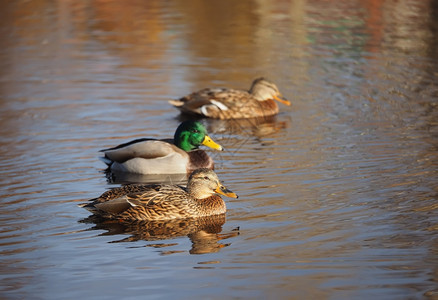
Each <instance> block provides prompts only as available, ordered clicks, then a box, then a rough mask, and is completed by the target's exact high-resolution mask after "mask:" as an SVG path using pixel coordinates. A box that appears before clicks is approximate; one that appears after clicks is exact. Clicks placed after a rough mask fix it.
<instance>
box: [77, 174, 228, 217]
mask: <svg viewBox="0 0 438 300" xmlns="http://www.w3.org/2000/svg"><path fill="white" fill-rule="evenodd" d="M195 173H197V174H198V175H199V177H197V178H196V179H195V180H194V181H191V179H190V178H189V182H188V186H192V189H191V190H190V191H189V190H188V189H187V188H184V187H181V186H176V185H160V184H155V185H126V186H122V187H120V188H115V189H112V190H109V191H106V192H105V193H103V194H102V195H101V196H100V197H98V198H96V199H92V200H91V203H87V204H84V205H82V207H84V208H86V209H88V210H90V211H91V212H93V213H94V214H96V215H100V216H102V217H104V218H109V219H123V220H142V221H150V220H171V219H181V218H193V217H205V216H211V215H218V214H223V213H225V212H226V206H225V202H224V201H223V200H222V198H221V197H219V196H218V195H215V192H214V189H216V188H217V187H220V186H221V187H222V188H224V187H223V186H222V185H221V184H220V182H219V180H218V179H217V176H216V174H215V173H214V172H213V171H211V170H209V169H198V170H197V171H195V172H194V173H193V174H195ZM193 174H192V176H193ZM211 174H213V175H211ZM203 181H205V182H203ZM211 183H213V184H214V186H213V187H211ZM224 189H225V188H224ZM228 192H229V191H228ZM198 194H199V195H208V196H207V197H205V196H200V198H202V199H197V198H196V197H195V195H198ZM227 195H228V194H227ZM234 197H237V196H236V195H235V194H234Z"/></svg>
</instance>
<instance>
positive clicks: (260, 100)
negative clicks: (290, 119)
mask: <svg viewBox="0 0 438 300" xmlns="http://www.w3.org/2000/svg"><path fill="white" fill-rule="evenodd" d="M274 99H275V100H277V101H279V102H281V103H283V104H286V105H290V102H289V101H288V100H286V99H285V98H283V96H281V94H280V91H279V90H278V88H277V86H276V85H275V84H274V83H272V82H270V81H269V80H267V79H265V78H257V79H256V80H254V81H253V83H252V85H251V88H250V89H249V91H243V90H233V89H225V88H206V89H203V90H200V91H198V92H194V93H192V94H190V95H187V96H185V97H183V98H181V99H178V100H170V101H169V103H170V104H172V105H173V106H175V107H176V108H178V109H179V110H180V111H181V112H183V113H189V114H196V115H201V116H204V117H209V118H215V119H239V118H254V117H266V116H272V115H276V114H277V113H278V105H277V103H276V102H275V101H274Z"/></svg>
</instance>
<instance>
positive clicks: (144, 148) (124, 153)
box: [100, 139, 182, 163]
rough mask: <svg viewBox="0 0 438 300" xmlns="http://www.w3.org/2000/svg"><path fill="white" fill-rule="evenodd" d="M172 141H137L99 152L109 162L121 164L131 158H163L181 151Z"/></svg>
mask: <svg viewBox="0 0 438 300" xmlns="http://www.w3.org/2000/svg"><path fill="white" fill-rule="evenodd" d="M172 141H173V140H170V139H169V140H153V139H137V140H134V141H131V142H128V143H125V144H121V145H119V146H117V147H114V148H109V149H104V150H101V151H100V152H103V153H104V154H105V158H107V159H109V160H110V161H111V162H114V161H115V162H118V163H123V162H125V161H127V160H130V159H133V158H145V159H154V158H160V157H165V156H168V155H170V154H173V153H175V152H181V151H182V150H181V149H179V148H178V147H176V146H175V145H174V144H173V143H172Z"/></svg>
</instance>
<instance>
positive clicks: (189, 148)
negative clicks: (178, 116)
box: [101, 121, 222, 175]
mask: <svg viewBox="0 0 438 300" xmlns="http://www.w3.org/2000/svg"><path fill="white" fill-rule="evenodd" d="M200 145H205V146H207V147H210V148H213V149H216V150H219V151H221V150H222V146H221V145H219V144H217V143H215V142H214V141H213V140H212V139H211V138H210V137H209V136H208V135H207V130H206V129H205V127H204V126H203V125H202V124H201V123H199V122H194V121H185V122H182V123H181V124H180V125H179V126H178V128H177V129H176V132H175V136H174V139H173V140H172V139H166V140H156V139H147V138H144V139H137V140H134V141H131V142H128V143H125V144H121V145H119V146H117V147H114V148H110V149H104V150H101V152H103V153H104V154H105V157H104V158H103V160H104V162H105V163H106V164H108V166H109V168H110V169H111V170H112V171H119V172H129V173H136V174H146V175H148V174H190V173H191V172H192V171H194V170H196V169H198V168H209V169H213V168H214V162H213V160H212V159H211V158H210V156H208V154H207V153H206V152H205V151H203V150H200V149H198V147H199V146H200Z"/></svg>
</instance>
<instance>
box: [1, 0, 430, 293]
mask: <svg viewBox="0 0 438 300" xmlns="http://www.w3.org/2000/svg"><path fill="white" fill-rule="evenodd" d="M341 2H342V3H341ZM0 24H1V26H0V40H1V47H0V70H1V73H0V106H1V107H0V138H1V144H0V159H1V168H0V173H1V175H0V195H1V201H0V218H1V227H0V230H1V233H0V245H1V246H0V253H1V264H0V268H1V269H0V270H1V281H0V291H1V298H12V299H23V298H38V299H76V298H87V299H89V298H99V297H100V296H106V298H113V299H120V298H122V299H126V298H129V299H133V298H145V297H146V298H162V297H163V298H171V297H173V298H183V299H192V298H213V299H220V298H232V297H233V298H272V299H273V298H289V299H327V298H329V299H370V298H372V297H375V298H378V299H400V298H403V299H419V298H435V299H436V298H438V286H437V278H438V267H437V266H438V257H437V254H438V253H437V252H438V239H437V230H438V223H437V220H438V218H437V209H438V202H437V194H438V180H437V175H438V154H437V153H438V152H437V148H438V140H437V138H438V129H437V125H438V112H437V105H438V6H437V2H436V1H432V0H417V1H416V0H412V1H409V0H401V1H395V0H388V1H374V0H368V1H304V0H301V1H300V0H298V1H246V0H240V1H231V0H218V1H216V0H214V1H197V0H196V1H111V0H110V1H103V0H91V1H72V0H70V1H69V0H66V1H40V0H33V1H21V0H17V1H2V2H1V4H0ZM258 76H267V77H269V78H270V79H271V80H272V81H274V82H275V83H276V84H277V85H278V87H279V88H280V91H281V92H282V94H283V95H284V96H285V97H287V98H288V99H289V100H291V102H292V103H293V104H292V106H290V107H286V106H284V105H281V107H280V111H281V112H280V114H279V115H278V116H277V117H275V118H272V119H266V120H261V121H260V120H259V121H257V122H256V121H214V120H203V122H204V124H205V125H206V127H207V128H208V130H209V132H210V135H211V136H212V137H213V138H214V139H215V140H217V141H218V142H219V143H221V144H222V145H223V146H224V147H225V149H226V151H225V152H221V153H218V152H214V151H209V153H210V154H211V156H212V157H213V158H214V159H215V161H216V170H217V173H218V175H219V177H220V178H221V179H222V180H223V182H224V183H225V184H226V185H227V187H229V188H230V189H232V190H233V191H235V192H236V193H238V194H239V196H240V198H239V199H226V201H227V206H228V212H227V216H226V219H225V218H210V219H206V220H199V221H197V222H172V223H169V224H130V225H127V224H121V223H98V222H95V221H94V220H93V219H90V218H89V212H88V211H86V210H85V209H83V208H80V207H78V206H77V204H79V203H82V202H84V201H86V200H88V199H91V198H94V197H96V196H98V195H100V194H101V193H102V192H104V191H105V190H107V189H108V188H110V187H114V186H119V185H120V183H121V182H131V181H145V180H152V179H150V178H149V179H148V178H146V179H145V178H141V177H140V178H129V177H128V178H124V177H123V176H122V177H114V178H110V180H108V179H107V178H106V176H105V173H104V172H103V170H104V167H105V165H104V164H103V163H102V162H101V161H100V160H99V155H100V154H99V153H98V150H100V149H103V148H107V147H111V146H115V145H117V144H120V143H123V142H126V141H129V140H130V139H134V138H140V137H155V138H158V137H170V136H172V135H173V132H174V130H175V128H176V127H177V126H178V124H179V122H180V121H181V120H182V119H183V118H182V117H181V116H180V115H179V113H178V112H177V110H176V109H174V108H173V107H171V106H170V105H169V104H168V103H167V100H169V99H175V98H178V97H181V96H184V95H186V94H188V93H189V92H192V91H195V90H198V89H201V88H204V87H232V88H242V89H247V88H249V85H250V83H251V81H252V80H253V79H254V78H256V77H258ZM167 179H169V180H172V181H177V180H178V178H167ZM154 180H158V181H160V180H161V179H160V178H158V179H157V178H154Z"/></svg>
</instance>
